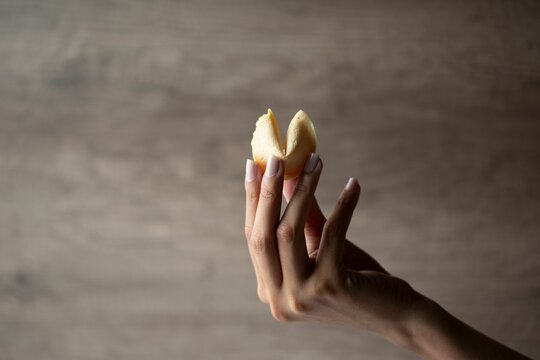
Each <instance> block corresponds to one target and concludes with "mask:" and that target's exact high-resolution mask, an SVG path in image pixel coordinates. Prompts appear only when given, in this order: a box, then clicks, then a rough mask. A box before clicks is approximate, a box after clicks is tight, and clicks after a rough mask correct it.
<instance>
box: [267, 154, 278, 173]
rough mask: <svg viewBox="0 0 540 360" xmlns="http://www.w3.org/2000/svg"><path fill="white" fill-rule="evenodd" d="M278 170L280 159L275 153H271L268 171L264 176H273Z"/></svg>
mask: <svg viewBox="0 0 540 360" xmlns="http://www.w3.org/2000/svg"><path fill="white" fill-rule="evenodd" d="M278 170H279V159H278V158H277V157H276V156H274V155H270V157H269V158H268V162H267V163H266V171H265V173H264V176H266V177H272V176H274V175H276V174H277V172H278Z"/></svg>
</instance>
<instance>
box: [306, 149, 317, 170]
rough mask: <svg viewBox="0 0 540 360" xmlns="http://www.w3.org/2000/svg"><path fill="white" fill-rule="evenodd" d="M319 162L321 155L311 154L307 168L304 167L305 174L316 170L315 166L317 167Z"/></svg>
mask: <svg viewBox="0 0 540 360" xmlns="http://www.w3.org/2000/svg"><path fill="white" fill-rule="evenodd" d="M318 162H319V155H317V154H315V153H311V156H310V157H309V159H308V161H306V166H304V173H306V174H310V173H312V172H313V170H315V166H317V163H318Z"/></svg>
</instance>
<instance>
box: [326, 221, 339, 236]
mask: <svg viewBox="0 0 540 360" xmlns="http://www.w3.org/2000/svg"><path fill="white" fill-rule="evenodd" d="M324 232H325V233H326V234H327V235H328V236H331V237H332V236H336V235H338V234H339V227H338V225H337V224H336V223H335V221H333V220H332V219H330V220H328V221H327V222H326V224H324Z"/></svg>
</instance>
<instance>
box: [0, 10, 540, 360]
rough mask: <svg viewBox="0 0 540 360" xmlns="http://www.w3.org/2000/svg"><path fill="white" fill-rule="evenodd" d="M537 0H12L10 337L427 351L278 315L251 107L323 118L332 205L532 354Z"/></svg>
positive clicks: (6, 305) (1, 322) (267, 353)
mask: <svg viewBox="0 0 540 360" xmlns="http://www.w3.org/2000/svg"><path fill="white" fill-rule="evenodd" d="M539 20H540V3H539V2H537V1H384V2H382V1H307V0H306V1H285V0H280V1H263V0H257V1H219V0H213V1H208V0H203V1H170V0H155V1H143V0H123V1H122V0H115V1H102V0H88V1H83V0H79V1H72V0H54V1H38V0H32V1H30V0H1V1H0V359H1V360H36V359H39V360H68V359H69V360H87V359H88V360H90V359H115V360H121V359H129V360H138V359H141V360H142V359H237V360H242V359H258V360H259V359H291V360H297V359H298V360H299V359H310V360H317V359H358V358H363V359H413V358H415V357H414V356H412V355H410V354H407V353H405V352H404V351H402V350H400V349H397V348H395V347H393V346H392V345H390V344H388V343H386V342H385V341H383V340H382V339H380V338H378V337H376V336H374V335H371V334H368V333H352V332H349V331H348V330H344V329H338V328H334V327H331V326H320V325H307V324H282V323H277V322H275V321H274V320H273V319H272V318H271V316H270V313H269V311H268V310H267V308H266V307H265V306H264V305H262V304H259V303H258V300H257V298H256V294H255V280H254V275H253V272H252V269H251V264H250V261H249V257H248V253H247V249H246V247H245V240H244V238H243V235H242V232H243V228H242V226H243V211H244V205H243V202H244V199H243V176H244V174H243V171H244V164H245V159H246V157H248V156H250V145H249V144H250V139H251V133H252V132H253V130H254V123H255V120H256V119H257V117H258V116H259V115H260V114H262V113H263V112H265V111H266V108H267V107H272V109H273V110H274V111H275V113H276V114H277V116H278V119H280V120H281V122H282V124H281V125H282V126H283V128H284V127H285V125H286V124H287V123H288V121H289V119H290V118H291V117H292V115H293V114H294V113H295V112H296V111H297V110H298V109H300V108H302V109H304V110H305V111H307V112H308V113H309V114H310V115H311V117H312V118H313V120H314V122H315V125H316V128H317V131H318V135H319V141H320V142H319V145H320V146H319V151H320V154H321V157H322V158H323V160H324V161H325V172H324V174H323V177H322V180H321V182H320V186H319V189H318V192H317V194H318V197H319V198H320V200H321V202H322V205H323V207H324V209H325V210H326V211H329V210H330V209H331V208H332V206H333V202H334V201H335V199H336V197H337V195H338V194H339V192H340V190H341V188H342V186H343V185H344V184H345V181H346V180H347V179H348V177H349V176H357V177H358V178H359V179H360V181H361V183H362V186H363V194H362V198H361V201H360V204H359V207H358V210H357V213H356V216H355V218H354V220H353V224H352V227H351V231H350V238H351V239H352V240H353V241H354V242H356V243H357V244H359V245H360V246H362V247H363V248H364V249H366V250H367V251H368V252H370V253H371V254H373V255H374V256H375V257H376V258H377V259H379V260H380V261H381V263H382V264H384V265H385V266H386V267H387V268H388V269H389V270H390V271H391V272H392V273H394V274H396V275H398V276H401V277H403V278H405V279H407V280H408V281H409V282H410V283H411V284H412V285H413V286H414V287H415V288H417V289H418V290H420V291H422V292H424V293H425V294H427V295H428V296H430V297H432V298H434V299H436V300H437V301H438V302H439V303H441V304H442V305H443V306H445V307H446V308H447V309H448V310H449V311H451V312H452V313H454V314H455V315H457V316H459V317H461V318H462V319H464V320H465V321H466V322H468V323H470V324H471V325H473V326H475V327H477V328H478V329H480V330H482V331H484V332H486V333H487V334H489V335H491V336H493V337H495V338H496V339H498V340H501V341H503V342H505V343H507V344H508V345H510V346H512V347H515V348H517V349H518V350H520V351H522V352H525V353H526V354H528V355H530V356H533V357H540V305H539V304H540V256H539V254H540V21H539Z"/></svg>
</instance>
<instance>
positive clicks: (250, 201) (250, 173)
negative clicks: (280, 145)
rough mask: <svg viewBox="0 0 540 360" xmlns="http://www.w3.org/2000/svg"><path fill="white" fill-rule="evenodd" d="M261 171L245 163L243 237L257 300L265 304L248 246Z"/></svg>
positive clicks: (251, 161) (252, 256)
mask: <svg viewBox="0 0 540 360" xmlns="http://www.w3.org/2000/svg"><path fill="white" fill-rule="evenodd" d="M261 176H262V174H261V171H260V169H259V167H258V166H257V165H256V164H255V163H254V162H253V160H249V159H248V160H247V162H246V178H245V181H244V187H245V189H246V217H245V225H244V230H245V235H246V240H247V241H248V249H249V256H250V258H251V262H252V263H253V268H254V269H255V277H256V279H257V295H258V297H259V300H261V301H262V302H264V303H266V302H267V295H266V289H265V286H264V281H263V279H262V277H261V274H260V271H259V269H258V267H257V265H256V263H255V258H254V254H253V251H252V247H251V246H249V241H250V238H251V231H252V229H253V223H254V221H255V214H256V213H257V205H258V203H259V194H260V192H261Z"/></svg>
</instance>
